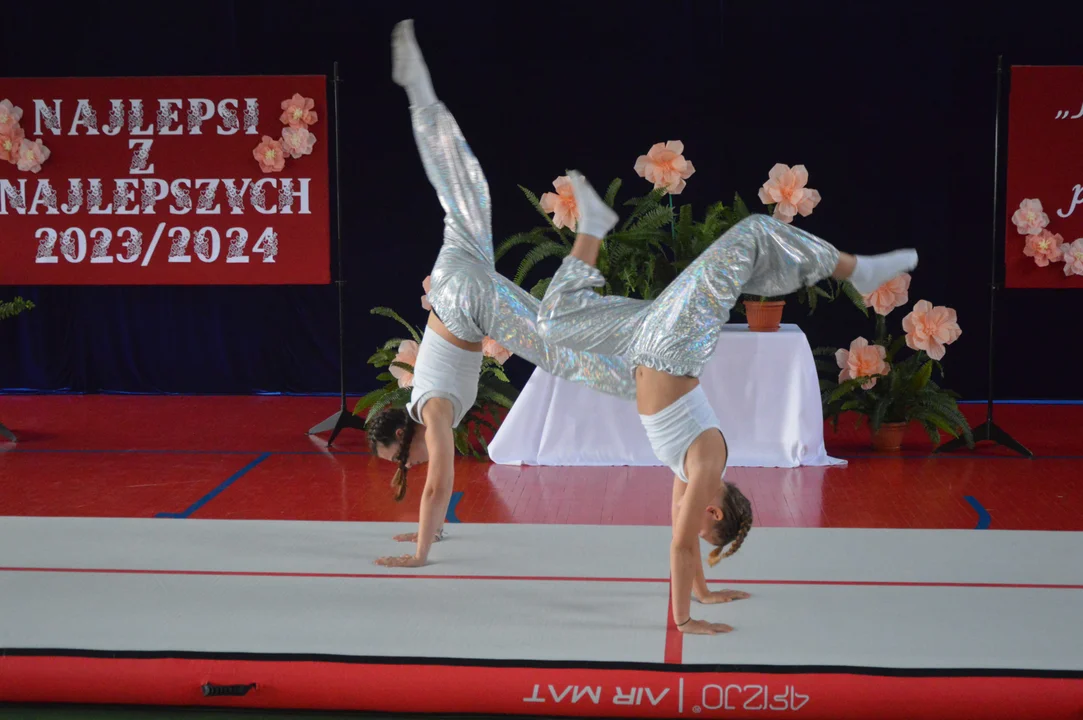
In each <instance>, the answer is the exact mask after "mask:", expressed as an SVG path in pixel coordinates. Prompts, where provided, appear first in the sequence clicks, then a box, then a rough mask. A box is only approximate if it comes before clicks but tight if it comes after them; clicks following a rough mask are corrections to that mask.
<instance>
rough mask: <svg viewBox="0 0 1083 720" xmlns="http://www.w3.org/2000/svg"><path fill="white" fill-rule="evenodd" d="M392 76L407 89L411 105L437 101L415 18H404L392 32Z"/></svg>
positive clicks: (424, 105)
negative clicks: (419, 40)
mask: <svg viewBox="0 0 1083 720" xmlns="http://www.w3.org/2000/svg"><path fill="white" fill-rule="evenodd" d="M391 78H392V79H393V80H394V81H395V82H396V83H398V84H399V85H401V86H402V87H404V88H405V89H406V96H407V97H408V98H410V107H427V106H429V105H432V104H434V103H435V102H436V91H435V90H433V89H432V79H431V78H430V77H429V68H428V67H427V66H426V65H425V59H424V57H422V55H421V48H420V47H418V44H417V39H416V38H415V37H414V21H413V20H403V21H402V22H400V23H399V24H398V25H396V26H395V29H394V30H393V31H392V32H391Z"/></svg>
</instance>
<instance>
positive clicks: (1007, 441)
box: [936, 55, 1034, 458]
mask: <svg viewBox="0 0 1083 720" xmlns="http://www.w3.org/2000/svg"><path fill="white" fill-rule="evenodd" d="M996 103H997V104H996V115H995V122H994V124H993V127H994V133H993V234H992V237H991V238H990V242H989V248H990V249H989V352H988V355H989V370H988V372H989V377H988V379H987V381H986V386H985V387H986V408H985V422H983V423H982V424H981V425H976V426H974V427H973V428H971V432H972V434H973V436H974V442H975V443H979V442H982V441H989V442H993V443H996V444H997V445H1003V446H1004V447H1006V448H1008V449H1009V450H1014V451H1015V452H1017V453H1019V454H1020V455H1022V456H1023V457H1026V458H1032V457H1034V453H1032V452H1031V451H1030V450H1028V449H1027V448H1026V447H1024V446H1023V445H1022V443H1020V442H1019V441H1018V440H1016V439H1015V438H1013V437H1012V436H1011V435H1009V434H1008V433H1007V432H1005V431H1004V430H1002V429H1001V428H1000V427H999V426H997V424H996V423H994V422H993V407H994V403H993V369H994V367H995V358H996V304H997V301H996V298H997V289H998V288H997V267H998V265H999V263H1000V256H999V242H998V238H999V237H1000V221H1001V218H1002V216H1003V207H1002V204H1001V202H1000V126H1001V120H1002V117H1001V116H1002V113H1003V112H1004V56H1003V55H1000V56H998V57H997V100H996ZM964 446H965V442H964V441H963V439H962V438H956V439H955V440H951V441H950V442H946V443H944V444H943V445H941V446H940V447H938V448H937V449H936V452H951V451H952V450H958V449H959V448H961V447H964Z"/></svg>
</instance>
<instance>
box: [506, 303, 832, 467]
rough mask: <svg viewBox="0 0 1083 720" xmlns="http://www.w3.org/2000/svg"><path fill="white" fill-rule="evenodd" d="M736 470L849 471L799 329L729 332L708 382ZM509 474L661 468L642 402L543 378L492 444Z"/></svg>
mask: <svg viewBox="0 0 1083 720" xmlns="http://www.w3.org/2000/svg"><path fill="white" fill-rule="evenodd" d="M700 380H701V381H702V383H703V389H704V392H705V393H706V394H707V398H708V400H709V401H710V403H711V407H712V408H714V411H715V413H716V414H717V415H718V419H719V421H720V424H721V425H722V430H723V432H724V433H725V435H726V441H727V443H728V444H729V452H730V457H729V465H730V466H731V467H798V466H801V465H840V464H845V463H844V461H841V460H836V459H835V458H831V457H829V456H828V455H827V451H826V450H825V449H824V433H823V427H824V426H823V412H822V410H821V405H820V386H819V381H818V378H817V376H816V364H815V362H814V361H813V357H812V349H811V348H810V347H809V343H808V339H807V338H806V337H805V334H804V333H803V332H801V329H800V328H798V327H797V326H796V325H789V324H787V325H783V326H782V328H781V329H780V330H779V331H778V332H773V333H763V332H751V331H749V329H748V326H747V325H727V326H726V327H725V328H723V332H722V337H721V339H720V340H719V342H718V348H717V350H716V351H715V354H714V356H713V357H712V358H711V361H710V362H709V363H708V364H707V367H706V368H704V370H703V374H702V375H701V376H700ZM489 457H490V458H491V459H492V460H493V462H495V463H499V464H501V465H563V466H609V465H618V466H620V465H624V466H647V467H650V466H660V465H661V464H662V463H661V462H659V461H658V459H657V458H655V456H654V453H653V452H652V451H651V446H650V443H649V442H648V441H647V433H646V431H645V430H644V429H643V426H642V424H641V423H640V420H639V415H638V414H637V413H636V407H635V403H634V402H631V401H628V400H622V399H620V398H616V397H612V396H610V395H605V394H603V393H600V392H597V391H595V390H592V389H590V388H588V387H586V386H585V385H579V384H576V383H571V382H568V381H566V380H561V379H559V378H555V377H553V376H552V375H550V374H548V373H546V372H543V371H541V370H535V371H534V374H533V375H532V376H531V377H530V380H529V382H527V384H526V387H525V388H523V392H522V393H521V394H520V395H519V399H518V400H516V402H515V405H514V406H513V407H512V409H511V411H510V412H509V413H508V416H507V418H506V419H505V420H504V422H503V424H502V425H501V426H500V430H499V431H498V432H497V434H496V437H494V438H493V442H492V443H490V444H489Z"/></svg>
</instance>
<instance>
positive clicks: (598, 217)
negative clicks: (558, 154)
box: [568, 170, 619, 240]
mask: <svg viewBox="0 0 1083 720" xmlns="http://www.w3.org/2000/svg"><path fill="white" fill-rule="evenodd" d="M568 179H569V180H571V181H572V188H573V190H574V192H575V203H576V205H577V206H578V208H579V223H578V224H577V225H576V226H575V231H576V232H578V233H582V234H584V235H591V236H593V237H596V238H598V239H599V240H601V239H602V238H604V237H605V236H606V235H607V234H608V233H609V231H610V230H612V229H613V226H614V225H616V224H617V220H618V219H619V218H618V216H617V213H616V212H615V211H614V210H613V208H611V207H609V206H608V205H606V204H605V201H603V200H602V199H601V198H600V197H598V193H596V192H594V188H593V187H591V185H590V183H589V182H587V179H586V178H585V177H583V175H582V174H581V173H580V172H579V171H577V170H571V171H569V172H568Z"/></svg>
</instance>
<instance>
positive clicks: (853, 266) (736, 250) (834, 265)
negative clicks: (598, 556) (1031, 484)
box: [538, 172, 917, 635]
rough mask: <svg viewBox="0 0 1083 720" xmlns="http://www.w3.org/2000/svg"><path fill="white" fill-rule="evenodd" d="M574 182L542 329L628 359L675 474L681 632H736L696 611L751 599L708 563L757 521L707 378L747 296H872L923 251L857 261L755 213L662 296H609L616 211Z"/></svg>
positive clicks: (676, 599)
mask: <svg viewBox="0 0 1083 720" xmlns="http://www.w3.org/2000/svg"><path fill="white" fill-rule="evenodd" d="M570 176H571V181H572V185H573V187H574V190H575V198H576V202H577V205H578V208H579V212H580V218H579V223H578V226H577V231H578V233H579V234H578V236H577V238H576V242H575V246H574V248H573V249H572V253H571V255H570V256H568V257H567V258H565V260H564V262H563V264H562V265H561V267H560V269H559V270H558V271H557V273H556V275H555V276H554V277H553V280H552V282H551V283H550V285H549V288H548V290H547V291H546V295H545V298H544V299H543V300H542V304H541V312H540V314H539V317H538V330H539V332H540V333H541V335H542V337H543V338H544V339H545V340H547V341H549V342H553V343H555V344H559V345H563V346H565V347H567V348H570V349H574V350H578V351H583V352H589V353H601V354H605V355H621V356H623V357H626V358H627V359H628V362H629V364H630V365H631V366H632V367H633V368H634V369H635V376H636V403H637V406H638V410H639V413H640V419H641V420H642V422H643V426H644V428H645V429H646V431H647V437H648V438H649V440H650V443H651V447H652V448H653V449H654V452H655V455H657V457H658V459H659V460H661V461H662V462H663V463H665V464H666V465H667V466H669V467H670V468H671V469H672V470H673V472H674V475H675V478H674V482H673V501H672V512H673V541H672V545H671V548H670V572H671V578H672V583H671V585H672V606H673V622H674V623H675V624H676V625H677V627H679V628H680V630H681V631H682V632H690V633H697V634H709V635H713V634H716V633H720V632H728V631H729V630H731V629H732V628H730V627H729V626H728V625H722V624H720V623H708V622H704V621H700V620H693V619H692V617H691V615H690V607H691V602H690V598H691V596H692V595H695V596H696V597H697V599H699V600H700V601H701V602H708V603H714V602H728V601H730V600H736V599H742V598H745V597H747V594H746V593H740V592H732V591H721V592H715V593H710V592H708V591H707V585H706V581H705V579H704V576H703V567H702V564H701V561H700V549H699V540H700V538H704V539H706V540H707V541H708V542H711V543H713V544H714V545H715V546H716V547H715V549H714V550H713V551H712V552H711V554H710V556H709V558H708V562H710V564H711V565H714V564H716V563H717V562H718V561H719V560H721V559H722V558H724V557H728V556H729V555H732V554H733V553H734V552H736V551H737V549H738V548H739V547H740V546H741V543H742V542H743V541H744V539H745V537H746V536H747V535H748V532H749V529H750V528H751V526H752V507H751V504H750V503H749V501H748V499H747V498H746V497H745V496H744V495H743V494H742V493H741V491H740V490H738V489H737V487H736V486H734V485H732V484H731V483H727V482H725V481H724V480H723V477H724V476H725V471H726V460H727V447H726V441H725V438H723V436H722V432H721V428H720V426H719V422H718V418H717V417H716V416H715V413H714V411H713V410H712V408H711V406H710V404H709V403H708V401H707V397H706V395H705V394H704V392H703V389H702V388H701V387H700V384H699V380H698V377H699V374H700V372H701V371H702V370H703V367H704V365H705V364H706V363H707V361H708V360H709V359H710V357H711V355H712V354H713V353H714V350H715V346H716V345H717V343H718V339H719V333H720V332H721V329H722V325H724V324H725V323H726V321H727V319H728V318H729V313H730V310H731V309H732V308H733V306H734V304H735V303H736V302H737V299H738V298H739V297H740V296H741V294H742V293H748V294H754V295H767V296H778V295H786V294H789V293H791V292H794V291H796V290H798V289H799V288H801V287H802V286H807V285H813V284H815V283H817V282H819V281H820V280H822V279H824V278H826V277H828V276H829V275H830V276H833V277H835V278H838V279H849V280H850V281H851V282H852V283H853V284H854V285H855V286H856V287H857V289H858V290H859V291H861V292H862V293H866V294H867V293H871V292H872V291H873V290H875V289H876V288H877V287H879V286H880V285H881V284H882V283H884V282H886V281H888V280H890V279H892V278H893V277H895V276H896V275H898V274H899V273H902V272H906V271H907V270H911V269H913V268H914V267H915V266H916V265H917V253H916V252H914V251H913V250H901V251H896V252H893V253H887V254H884V255H877V256H872V257H869V256H857V257H855V256H853V255H848V254H845V253H841V252H839V250H837V249H836V248H835V247H833V246H832V245H830V244H828V243H826V242H824V241H823V240H821V239H820V238H817V237H815V236H814V235H811V234H809V233H807V232H804V231H802V230H799V229H797V228H794V227H793V226H791V225H788V224H786V223H783V222H781V221H779V220H775V219H773V218H770V217H767V216H764V215H753V216H751V217H749V218H746V219H745V220H742V221H741V222H739V223H738V224H737V225H735V226H734V227H732V228H731V229H729V230H728V231H726V233H725V234H723V235H722V237H720V238H719V239H718V240H716V241H715V242H714V244H712V245H711V247H709V248H708V249H707V250H706V251H705V252H704V253H703V254H702V255H700V256H699V257H698V258H697V259H696V260H695V261H694V262H693V263H692V264H691V265H689V266H688V267H687V268H686V269H685V270H684V271H683V272H682V273H681V274H680V275H679V276H678V277H677V279H676V280H674V281H673V282H672V283H671V284H670V285H669V286H668V287H667V288H666V289H665V290H664V291H663V292H662V293H661V294H660V295H659V296H658V297H657V298H656V299H655V300H653V301H651V302H646V301H642V300H634V299H629V298H621V297H612V296H605V297H603V296H601V295H598V294H597V292H596V291H595V289H596V288H599V287H602V286H603V285H604V284H605V281H604V279H603V277H602V275H601V273H600V272H599V271H598V269H597V268H596V267H595V264H596V262H597V257H598V250H599V247H600V245H601V239H602V238H604V237H605V235H606V233H608V232H609V230H610V229H612V227H613V226H614V224H616V222H617V216H616V213H614V212H613V210H612V209H610V208H609V207H608V206H606V205H605V203H604V202H602V200H601V199H600V198H599V197H598V195H597V194H596V193H595V192H594V189H593V188H592V187H591V186H590V185H589V184H588V183H587V182H586V180H585V179H584V178H583V177H582V175H580V174H578V173H575V172H572V173H570ZM705 510H706V512H705ZM731 543H732V544H731ZM726 545H730V547H729V549H728V550H725V551H723V548H725V547H726Z"/></svg>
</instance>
